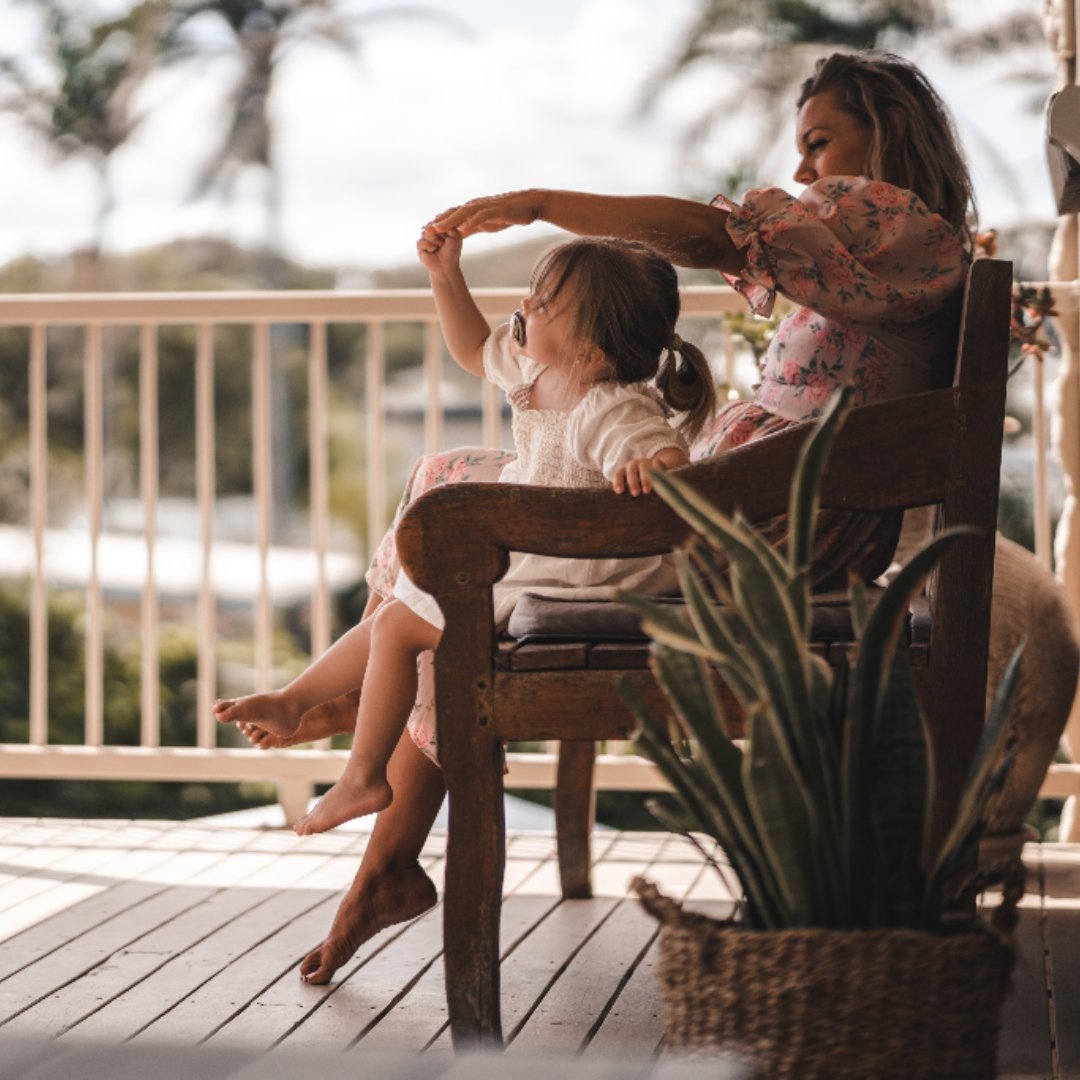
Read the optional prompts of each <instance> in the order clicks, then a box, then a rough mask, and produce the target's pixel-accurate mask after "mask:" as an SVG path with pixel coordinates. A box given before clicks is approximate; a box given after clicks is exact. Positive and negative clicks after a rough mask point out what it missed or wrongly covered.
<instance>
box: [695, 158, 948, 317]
mask: <svg viewBox="0 0 1080 1080" xmlns="http://www.w3.org/2000/svg"><path fill="white" fill-rule="evenodd" d="M713 205H715V206H719V207H720V208H722V209H725V210H727V211H728V212H729V215H730V216H729V217H728V222H727V230H728V234H729V235H730V236H731V238H732V240H733V241H734V242H735V245H736V246H737V247H739V248H740V249H743V250H745V252H746V266H745V268H744V270H743V272H742V274H741V275H739V276H738V277H731V276H728V280H729V281H730V282H731V284H732V285H733V286H734V287H735V288H736V289H737V290H738V291H739V292H741V293H742V294H743V295H744V296H745V297H746V298H747V300H748V301H749V302H750V305H751V307H752V308H753V309H754V310H755V311H756V312H758V313H759V314H764V315H767V314H769V313H770V312H771V310H772V305H773V300H774V299H775V295H776V293H777V292H779V293H782V294H783V295H784V296H786V297H788V298H789V299H791V300H793V301H794V302H795V303H796V304H799V305H802V306H803V307H807V308H810V309H811V310H813V311H817V312H819V313H820V314H822V315H824V316H826V317H827V318H836V319H843V320H846V321H858V322H883V321H885V320H895V321H900V322H906V321H913V320H915V319H919V318H922V317H923V316H925V315H927V314H929V313H931V312H933V311H936V310H937V309H939V308H940V307H941V306H942V304H943V302H944V300H945V299H946V298H947V297H948V296H949V295H950V294H951V293H953V292H954V290H955V289H956V288H957V286H958V285H959V284H960V282H961V280H962V278H963V273H964V266H965V258H964V249H963V243H962V240H961V237H960V235H959V233H958V232H957V230H956V229H954V228H953V227H952V226H951V225H949V223H948V222H946V221H945V220H944V219H943V218H942V217H941V216H940V215H938V214H934V213H932V212H931V211H930V210H929V209H928V208H927V206H926V204H925V203H923V201H922V200H921V199H920V198H919V197H918V196H917V195H916V194H914V193H913V192H911V191H906V190H904V189H902V188H898V187H894V186H893V185H892V184H886V183H884V182H881V181H877V180H867V179H865V178H862V177H827V178H825V179H822V180H818V181H817V182H815V183H814V184H811V185H810V186H809V187H807V188H806V190H805V191H804V192H803V193H802V194H801V195H800V196H799V198H794V197H793V196H791V195H789V194H788V193H787V192H785V191H782V190H780V189H779V188H761V189H757V190H754V191H750V192H748V193H747V195H746V196H745V198H744V200H743V203H742V205H741V206H740V205H738V204H736V203H733V202H731V201H730V200H728V199H726V198H725V197H724V196H717V198H716V199H714V200H713ZM725 276H727V275H725Z"/></svg>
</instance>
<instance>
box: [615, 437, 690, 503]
mask: <svg viewBox="0 0 1080 1080" xmlns="http://www.w3.org/2000/svg"><path fill="white" fill-rule="evenodd" d="M689 461H690V459H689V458H688V457H687V456H686V454H685V453H684V452H683V451H682V450H680V449H679V448H678V447H676V446H668V447H665V448H664V449H663V450H661V451H659V453H656V454H653V456H652V457H651V458H634V459H633V461H628V462H627V463H626V464H625V465H623V466H621V467H620V468H619V469H618V471H617V472H616V473H615V478H614V480H613V481H612V484H611V486H612V487H613V488H614V489H615V493H616V494H618V495H621V494H622V493H623V492H624V491H629V492H630V494H631V495H647V494H648V493H649V492H650V491H652V484H651V483H650V482H649V473H650V472H652V470H653V469H657V470H659V471H661V472H664V471H665V470H667V469H677V468H678V467H679V466H680V465H686V464H687V463H688V462H689Z"/></svg>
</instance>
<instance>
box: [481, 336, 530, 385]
mask: <svg viewBox="0 0 1080 1080" xmlns="http://www.w3.org/2000/svg"><path fill="white" fill-rule="evenodd" d="M543 370H544V366H543V364H539V363H537V362H536V361H535V360H533V358H532V357H531V356H529V355H527V354H526V353H524V352H523V351H522V350H521V348H520V347H519V346H518V344H517V342H515V341H514V339H513V337H512V336H511V334H510V324H509V323H503V325H502V326H498V327H496V328H495V329H494V330H493V331H492V332H491V334H490V335H489V336H488V339H487V341H486V342H484V376H485V378H487V379H488V380H490V381H491V382H493V383H494V384H495V385H496V386H497V387H498V388H499V389H500V390H513V389H514V387H515V386H521V385H522V384H523V383H531V382H532V381H533V379H535V378H536V376H537V375H539V374H540V372H541V371H543Z"/></svg>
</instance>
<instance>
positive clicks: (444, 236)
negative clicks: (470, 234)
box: [416, 221, 461, 274]
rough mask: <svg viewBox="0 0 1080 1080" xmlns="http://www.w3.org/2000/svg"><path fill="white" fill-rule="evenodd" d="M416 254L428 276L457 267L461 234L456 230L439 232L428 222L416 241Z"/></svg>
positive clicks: (459, 259) (459, 258)
mask: <svg viewBox="0 0 1080 1080" xmlns="http://www.w3.org/2000/svg"><path fill="white" fill-rule="evenodd" d="M416 254H417V257H418V258H419V259H420V262H421V264H422V265H423V266H424V268H425V269H426V270H427V271H428V273H429V274H431V273H438V272H440V271H445V270H448V269H451V268H454V267H457V266H458V265H459V264H460V262H461V234H460V233H459V232H458V231H457V230H456V229H454V230H451V231H448V232H439V231H437V230H436V229H435V227H434V226H433V225H432V224H431V222H430V221H429V222H428V223H427V224H426V225H425V226H424V228H423V231H422V232H421V233H420V239H419V240H417V241H416Z"/></svg>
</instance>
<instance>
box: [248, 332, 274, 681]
mask: <svg viewBox="0 0 1080 1080" xmlns="http://www.w3.org/2000/svg"><path fill="white" fill-rule="evenodd" d="M270 363H271V356H270V326H269V324H268V323H266V322H258V323H256V324H255V348H254V355H253V356H252V358H251V379H252V381H251V408H252V440H251V441H252V453H253V454H254V455H255V460H254V462H253V470H252V474H253V475H252V479H253V481H254V496H255V543H256V545H257V547H258V558H259V586H258V593H257V595H256V599H255V687H256V689H257V690H259V691H260V692H265V691H267V690H269V689H270V679H271V667H272V661H273V636H274V607H273V601H272V598H271V596H270V544H271V541H272V539H273V518H272V512H273V489H272V483H273V480H272V470H271V454H272V453H273V432H272V431H271V425H270V409H271V401H270Z"/></svg>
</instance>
